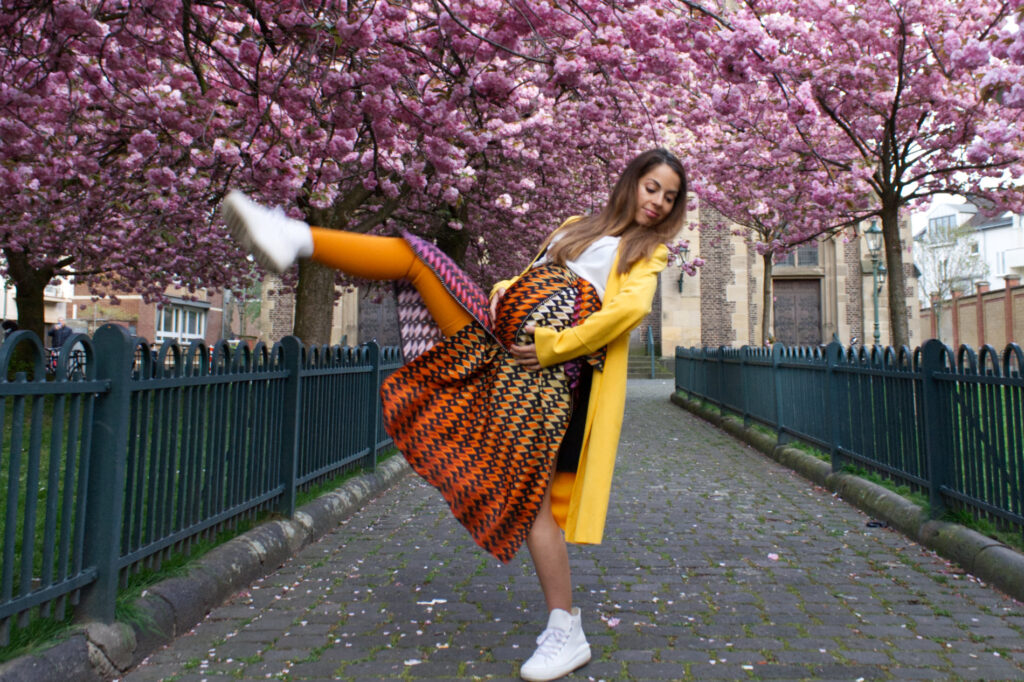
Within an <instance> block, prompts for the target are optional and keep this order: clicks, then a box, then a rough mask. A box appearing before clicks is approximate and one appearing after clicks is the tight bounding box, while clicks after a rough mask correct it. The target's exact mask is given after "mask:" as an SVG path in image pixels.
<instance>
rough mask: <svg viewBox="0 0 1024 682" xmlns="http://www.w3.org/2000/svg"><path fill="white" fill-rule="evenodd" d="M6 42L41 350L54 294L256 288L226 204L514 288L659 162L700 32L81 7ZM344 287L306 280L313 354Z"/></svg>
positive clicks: (185, 6)
mask: <svg viewBox="0 0 1024 682" xmlns="http://www.w3.org/2000/svg"><path fill="white" fill-rule="evenodd" d="M0 21H2V23H0V28H2V30H3V31H4V43H3V46H4V47H3V52H2V54H0V60H2V61H0V73H2V74H3V84H2V86H0V87H2V90H0V134H2V135H3V136H4V140H5V146H4V150H3V161H4V163H3V164H2V165H0V173H3V175H4V188H5V189H4V190H3V193H2V195H0V216H2V218H0V247H2V248H3V249H4V255H5V258H6V268H7V273H8V275H9V276H10V277H11V278H12V279H13V280H14V282H15V284H16V286H17V288H18V301H19V310H20V315H21V316H22V320H23V326H30V327H39V330H40V331H41V326H42V313H41V311H42V304H41V302H42V296H41V291H42V287H43V286H45V284H46V283H47V282H48V281H49V280H50V279H51V278H52V277H53V276H56V275H65V276H74V277H75V278H76V280H77V281H81V282H86V283H88V284H90V285H91V286H92V287H93V290H94V292H95V293H96V294H97V295H102V294H104V293H107V292H109V291H111V290H114V289H118V290H125V289H136V290H139V291H141V292H142V293H143V294H144V295H145V296H147V297H148V298H150V299H153V298H159V297H160V296H161V295H162V293H163V290H164V288H165V286H166V285H167V284H168V283H180V284H183V285H187V286H190V287H203V286H208V287H234V288H243V287H244V286H245V285H246V284H247V278H248V277H249V276H250V275H251V268H252V265H251V264H250V262H249V261H247V260H246V259H245V257H244V254H242V253H241V252H240V251H239V250H238V249H237V248H235V247H234V245H233V244H232V243H231V242H230V241H229V240H227V239H226V238H225V232H224V231H223V229H222V227H221V226H220V225H219V222H218V220H217V218H216V206H217V205H218V203H219V201H220V199H221V197H222V196H223V193H224V192H225V190H226V189H227V188H228V187H232V186H234V187H241V188H242V189H245V190H247V191H249V192H251V193H253V194H255V195H256V196H257V198H259V199H261V200H263V201H265V202H268V203H271V204H276V205H280V206H281V207H282V208H283V209H284V210H286V211H287V212H289V213H291V214H292V215H295V216H297V217H301V218H303V219H305V220H307V221H309V222H311V223H314V224H318V225H322V226H325V227H332V228H345V229H354V230H359V231H369V230H378V231H388V232H393V231H394V230H395V229H396V228H397V227H404V228H406V229H411V230H413V231H415V232H417V233H419V234H422V235H425V236H427V237H429V238H431V239H434V240H435V241H436V242H437V243H438V244H440V245H441V246H442V247H443V248H445V250H446V251H448V252H449V253H451V254H452V255H453V256H455V257H456V258H457V259H458V260H459V261H460V262H461V263H463V264H464V265H465V266H466V267H467V269H469V270H470V271H471V272H472V273H473V274H474V275H475V276H477V277H479V278H480V279H481V281H482V282H486V281H487V280H488V279H491V278H493V277H494V276H495V275H497V274H501V275H507V274H508V273H509V272H510V271H511V270H513V269H515V268H517V267H519V266H521V265H522V264H523V263H524V262H525V261H526V259H527V258H528V257H529V255H531V254H530V253H529V251H530V250H531V249H532V248H534V246H535V245H536V244H537V242H538V241H539V239H540V238H541V237H542V236H543V235H544V234H546V233H547V232H548V231H550V230H551V229H552V228H553V227H554V226H555V225H557V224H558V222H560V220H562V219H564V218H565V217H567V216H568V215H571V214H573V213H579V212H582V211H586V210H591V209H592V208H593V207H594V206H595V205H596V202H599V201H601V200H603V198H604V195H605V193H606V191H607V188H608V184H609V182H610V180H611V179H613V178H614V177H615V175H616V174H617V172H618V171H619V170H620V168H621V165H622V164H623V163H624V162H625V161H626V160H627V159H628V158H630V157H631V156H632V155H633V154H634V153H635V152H636V151H639V150H640V149H642V148H645V147H650V146H652V145H655V144H662V143H664V139H663V134H664V133H663V125H664V123H665V120H666V116H667V115H668V114H669V113H671V112H672V110H673V99H672V89H673V88H674V87H678V86H679V85H680V84H682V83H684V81H685V80H686V79H688V78H692V77H693V74H694V70H693V69H691V68H687V67H686V66H685V64H684V61H683V59H684V58H683V56H682V54H683V52H684V51H685V50H683V49H682V46H685V45H686V44H687V43H688V42H690V41H692V40H693V36H694V35H695V34H697V33H699V32H700V31H702V30H705V28H706V22H704V21H703V19H702V18H700V17H697V18H696V19H695V18H694V17H693V16H692V15H691V14H690V13H689V12H688V11H686V10H685V9H680V8H678V7H675V6H674V5H673V4H672V3H670V2H668V1H667V0H665V1H664V2H663V1H661V0H659V2H655V3H648V2H644V3H640V2H627V3H611V2H606V1H604V0H577V1H575V2H571V3H568V2H566V3H563V2H555V3H551V2H539V1H531V0H522V1H520V2H516V3H513V4H509V3H504V2H496V1H495V2H474V3H458V4H451V3H447V2H445V1H444V0H432V1H429V2H424V1H419V0H417V1H412V0H409V1H404V0H385V1H383V2H374V1H370V0H364V1H361V2H360V1H356V2H348V3H336V2H327V3H322V4H319V5H309V4H308V3H304V2H298V1H297V0H283V1H281V2H267V1H260V0H254V1H253V2H247V3H229V4H224V3H213V2H204V1H200V0H193V1H192V2H186V3H180V2H172V1H170V0H140V1H135V2H128V1H127V0H106V1H101V0H94V1H92V2H86V1H84V0H80V1H78V2H73V1H64V2H57V3H51V4H48V5H43V6H39V5H37V4H35V3H24V4H17V3H15V4H14V5H11V7H10V11H7V12H5V13H4V15H3V18H2V20H0ZM8 143H9V144H8ZM334 278H335V275H334V273H331V272H327V271H324V270H323V269H322V268H318V267H317V266H315V265H314V264H312V263H305V262H304V263H302V264H301V265H300V268H299V270H298V277H297V281H295V280H294V279H293V280H291V283H292V284H294V285H295V286H296V291H297V294H298V305H297V308H298V311H297V322H296V331H297V332H298V333H299V334H300V335H302V336H303V337H304V338H306V339H307V340H310V341H317V340H324V338H325V336H326V335H325V330H324V328H322V326H321V325H320V323H321V322H322V321H323V320H325V319H329V316H327V315H324V314H323V312H322V311H323V308H324V307H325V306H329V305H331V304H332V303H333V295H334V283H335V279H334Z"/></svg>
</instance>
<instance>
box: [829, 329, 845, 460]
mask: <svg viewBox="0 0 1024 682" xmlns="http://www.w3.org/2000/svg"><path fill="white" fill-rule="evenodd" d="M825 359H826V360H827V362H828V375H827V376H826V379H825V414H826V415H827V416H826V419H827V420H828V423H829V426H828V445H829V461H830V462H831V463H832V471H833V472H836V471H839V470H840V469H841V468H842V466H843V465H842V462H841V461H840V459H841V458H840V456H839V421H840V419H841V418H844V417H846V416H847V414H846V412H844V413H843V414H840V411H839V406H840V404H841V403H842V392H841V389H842V386H841V383H840V380H839V371H838V367H839V364H840V363H841V362H842V361H843V344H841V343H839V342H838V341H833V342H832V343H830V344H828V346H826V347H825Z"/></svg>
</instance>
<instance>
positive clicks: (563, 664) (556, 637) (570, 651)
mask: <svg viewBox="0 0 1024 682" xmlns="http://www.w3.org/2000/svg"><path fill="white" fill-rule="evenodd" d="M588 661H590V645H589V644H587V638H586V636H585V635H584V634H583V625H582V623H581V622H580V610H579V609H578V608H573V610H572V613H569V612H568V611H565V610H564V609H555V610H554V611H552V612H551V615H550V616H548V626H547V628H545V629H544V632H542V633H540V637H538V638H537V650H536V651H534V652H533V656H530V659H529V660H528V661H526V663H523V667H522V668H520V669H519V675H520V676H521V677H522V678H523V679H524V680H527V681H528V682H547V680H556V679H558V678H559V677H562V676H563V675H568V674H569V673H571V672H572V671H573V670H575V669H576V668H579V667H580V666H581V665H585V664H586V663H587V662H588Z"/></svg>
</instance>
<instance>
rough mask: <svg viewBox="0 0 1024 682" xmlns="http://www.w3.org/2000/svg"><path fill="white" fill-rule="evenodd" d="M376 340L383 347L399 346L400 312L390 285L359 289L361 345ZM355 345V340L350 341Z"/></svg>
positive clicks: (349, 341)
mask: <svg viewBox="0 0 1024 682" xmlns="http://www.w3.org/2000/svg"><path fill="white" fill-rule="evenodd" d="M373 340H376V341H377V343H378V344H380V345H382V346H398V345H400V344H401V338H400V336H399V333H398V311H397V309H396V307H395V295H394V293H393V290H392V287H391V285H390V284H384V285H379V286H374V287H361V288H360V289H359V339H358V342H359V343H366V342H368V341H373ZM348 343H349V345H353V339H351V338H350V339H349V340H348Z"/></svg>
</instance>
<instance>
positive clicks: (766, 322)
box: [761, 252, 775, 344]
mask: <svg viewBox="0 0 1024 682" xmlns="http://www.w3.org/2000/svg"><path fill="white" fill-rule="evenodd" d="M761 260H762V262H763V263H764V287H762V288H763V289H764V295H763V296H762V298H761V309H762V310H763V311H764V312H763V313H762V315H761V342H762V343H765V344H767V343H769V339H771V342H772V343H774V341H775V334H773V333H772V324H773V320H772V317H773V315H774V313H775V306H774V305H772V303H773V298H774V297H773V295H772V292H773V291H774V290H775V288H774V286H772V266H773V264H774V258H773V256H772V253H771V252H768V253H765V254H762V255H761Z"/></svg>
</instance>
